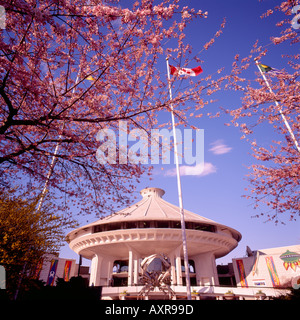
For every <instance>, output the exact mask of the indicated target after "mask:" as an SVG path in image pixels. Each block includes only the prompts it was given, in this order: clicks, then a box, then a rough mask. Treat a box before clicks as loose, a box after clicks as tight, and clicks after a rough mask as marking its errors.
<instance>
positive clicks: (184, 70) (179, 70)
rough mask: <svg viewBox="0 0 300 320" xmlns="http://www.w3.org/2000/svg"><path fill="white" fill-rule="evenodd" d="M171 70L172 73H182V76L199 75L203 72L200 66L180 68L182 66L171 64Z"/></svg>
mask: <svg viewBox="0 0 300 320" xmlns="http://www.w3.org/2000/svg"><path fill="white" fill-rule="evenodd" d="M170 71H171V75H175V76H176V75H180V76H192V77H195V76H198V75H199V74H200V73H201V72H203V70H202V68H201V67H200V66H198V67H196V68H193V69H189V68H180V67H174V66H171V65H170Z"/></svg>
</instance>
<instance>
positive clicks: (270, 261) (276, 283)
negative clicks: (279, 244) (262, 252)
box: [265, 257, 280, 287]
mask: <svg viewBox="0 0 300 320" xmlns="http://www.w3.org/2000/svg"><path fill="white" fill-rule="evenodd" d="M265 259H266V264H267V267H268V270H269V274H270V278H271V281H272V284H273V287H279V286H280V281H279V277H278V274H277V271H276V268H275V264H274V260H273V257H266V258H265Z"/></svg>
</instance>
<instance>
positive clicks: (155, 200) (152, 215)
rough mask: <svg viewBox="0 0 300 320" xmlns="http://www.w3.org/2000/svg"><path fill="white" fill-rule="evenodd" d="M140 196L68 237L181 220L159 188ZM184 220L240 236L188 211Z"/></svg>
mask: <svg viewBox="0 0 300 320" xmlns="http://www.w3.org/2000/svg"><path fill="white" fill-rule="evenodd" d="M140 194H141V195H142V197H143V198H142V200H140V201H139V202H137V203H135V204H132V205H131V206H129V207H127V208H125V209H122V210H120V211H117V212H115V213H113V214H111V215H109V216H106V217H104V218H102V219H99V220H97V221H95V222H93V223H90V224H88V225H85V226H83V227H81V228H78V229H76V230H74V231H71V232H70V233H69V235H71V234H72V233H73V232H76V231H79V230H80V229H83V228H84V229H86V228H89V227H93V226H99V225H103V224H110V223H117V222H130V221H180V220H181V214H180V208H179V207H177V206H175V205H173V204H171V203H169V202H167V201H165V200H164V199H162V196H163V195H164V194H165V191H164V190H162V189H160V188H145V189H142V190H141V191H140ZM184 220H185V222H196V223H202V224H207V225H213V226H215V227H218V228H221V229H222V230H225V229H226V230H228V231H229V232H230V233H231V234H232V236H233V237H234V238H235V239H237V241H239V240H240V239H241V234H240V233H239V232H238V231H236V230H235V229H232V228H230V227H227V226H224V225H222V224H219V223H217V222H215V221H213V220H210V219H207V218H205V217H202V216H200V215H198V214H195V213H193V212H190V211H188V210H184Z"/></svg>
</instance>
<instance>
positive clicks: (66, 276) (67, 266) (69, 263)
mask: <svg viewBox="0 0 300 320" xmlns="http://www.w3.org/2000/svg"><path fill="white" fill-rule="evenodd" d="M71 266H72V261H71V260H67V261H66V263H65V267H64V276H63V279H64V281H69V280H70V271H71Z"/></svg>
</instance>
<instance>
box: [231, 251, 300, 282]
mask: <svg viewBox="0 0 300 320" xmlns="http://www.w3.org/2000/svg"><path fill="white" fill-rule="evenodd" d="M233 268H234V274H235V278H236V282H237V286H240V287H252V286H253V287H271V288H278V287H291V286H292V285H293V283H295V282H296V283H297V281H298V282H299V281H300V245H294V246H287V247H278V248H270V249H261V250H257V251H254V252H253V255H252V256H249V257H243V258H239V259H233Z"/></svg>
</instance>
